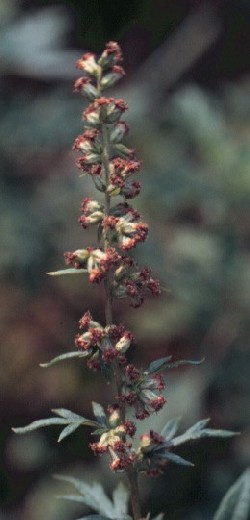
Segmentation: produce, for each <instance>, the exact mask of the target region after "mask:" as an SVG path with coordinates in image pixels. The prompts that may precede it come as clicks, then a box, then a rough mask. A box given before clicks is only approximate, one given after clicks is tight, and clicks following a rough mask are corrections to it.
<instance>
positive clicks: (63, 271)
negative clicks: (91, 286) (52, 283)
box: [47, 267, 88, 276]
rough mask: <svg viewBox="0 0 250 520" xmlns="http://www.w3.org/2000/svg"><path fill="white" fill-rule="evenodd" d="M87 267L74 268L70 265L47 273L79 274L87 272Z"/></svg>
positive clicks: (57, 274)
mask: <svg viewBox="0 0 250 520" xmlns="http://www.w3.org/2000/svg"><path fill="white" fill-rule="evenodd" d="M87 272H88V271H87V269H74V267H70V268H69V269H61V270H60V271H52V272H50V273H47V274H49V275H50V276H61V275H62V274H81V273H87Z"/></svg>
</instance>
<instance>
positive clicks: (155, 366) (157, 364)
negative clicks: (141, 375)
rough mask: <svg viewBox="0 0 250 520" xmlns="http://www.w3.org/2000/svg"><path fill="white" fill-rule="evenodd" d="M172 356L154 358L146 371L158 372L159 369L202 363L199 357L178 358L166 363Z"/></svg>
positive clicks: (150, 372)
mask: <svg viewBox="0 0 250 520" xmlns="http://www.w3.org/2000/svg"><path fill="white" fill-rule="evenodd" d="M172 357H173V356H167V357H165V358H162V359H156V360H155V361H152V363H150V365H149V367H148V370H147V373H148V374H153V373H154V372H159V371H160V370H165V369H167V368H178V367H179V366H182V365H200V364H201V363H203V361H204V359H200V360H198V361H192V360H186V359H180V360H179V361H178V360H177V361H174V362H173V363H168V361H170V360H171V359H172Z"/></svg>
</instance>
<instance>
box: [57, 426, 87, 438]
mask: <svg viewBox="0 0 250 520" xmlns="http://www.w3.org/2000/svg"><path fill="white" fill-rule="evenodd" d="M81 424H82V423H81V422H75V423H72V424H68V426H66V428H64V429H63V430H62V432H61V433H60V435H59V437H58V441H57V442H61V441H62V440H63V439H65V437H68V435H70V434H71V433H73V432H74V431H75V430H77V428H79V426H81Z"/></svg>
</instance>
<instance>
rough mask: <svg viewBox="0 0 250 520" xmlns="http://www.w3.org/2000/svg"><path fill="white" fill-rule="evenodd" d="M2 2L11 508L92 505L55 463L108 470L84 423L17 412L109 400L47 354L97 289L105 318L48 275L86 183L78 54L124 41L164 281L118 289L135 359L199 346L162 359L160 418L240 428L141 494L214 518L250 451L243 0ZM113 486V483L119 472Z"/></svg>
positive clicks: (29, 512) (123, 90)
mask: <svg viewBox="0 0 250 520" xmlns="http://www.w3.org/2000/svg"><path fill="white" fill-rule="evenodd" d="M0 11H1V17H0V18H1V25H2V27H1V29H2V30H1V36H0V38H1V46H0V47H1V80H0V89H1V94H2V95H1V101H0V106H1V120H0V149H1V166H0V168H1V178H0V183H1V192H0V197H1V204H0V216H1V242H2V247H1V255H0V270H1V293H0V317H1V320H0V321H1V324H0V327H1V337H2V341H1V345H0V349H1V368H0V378H1V408H0V414H1V419H2V428H1V437H0V442H1V447H2V450H1V451H2V465H1V475H0V480H1V494H2V503H1V506H0V518H1V520H8V519H10V518H11V519H14V520H19V519H20V520H40V519H44V518H45V517H46V519H47V520H57V519H59V518H60V520H64V519H65V520H69V519H71V518H72V519H73V518H75V517H76V515H77V514H78V515H79V514H82V508H79V509H75V510H74V509H73V505H72V504H69V505H68V504H65V503H64V502H62V501H59V500H57V499H55V498H54V495H58V494H62V492H63V491H64V490H65V489H66V491H67V490H68V488H66V484H65V489H63V486H64V484H62V482H58V481H54V480H52V478H51V474H52V473H55V472H57V473H58V472H59V473H60V472H61V473H64V474H69V473H74V474H75V475H76V476H80V478H83V479H84V476H85V475H87V478H90V479H91V480H92V477H93V480H94V479H95V475H96V473H97V472H98V473H100V471H101V472H102V475H101V477H100V475H98V478H101V479H103V481H104V482H106V481H107V478H106V477H107V474H106V469H105V467H101V470H100V461H99V459H98V460H97V461H96V460H93V458H92V454H91V453H90V451H89V449H88V443H89V442H90V440H91V439H90V438H89V437H88V434H87V433H85V432H84V437H83V433H82V432H78V431H77V432H76V433H75V434H74V437H72V439H70V440H69V441H67V439H66V440H65V441H64V442H63V443H62V444H60V445H59V446H58V445H56V439H57V436H58V430H57V428H55V432H53V431H52V432H51V431H48V432H47V431H44V432H43V431H42V432H41V433H40V432H36V433H34V434H30V435H29V436H26V437H21V438H20V437H15V436H14V435H13V434H11V433H10V428H11V426H17V425H22V424H27V423H28V422H30V421H31V420H35V419H37V418H40V417H47V416H48V411H49V409H50V408H55V407H56V408H59V407H61V406H64V407H66V408H72V409H74V411H75V412H76V413H80V414H82V415H84V416H87V415H88V414H89V413H91V403H90V400H95V401H102V402H103V394H104V392H103V382H102V381H101V378H100V379H98V376H97V377H96V378H95V379H94V378H93V376H92V374H90V373H89V372H88V371H87V370H86V369H85V367H84V363H82V362H80V360H75V361H74V360H72V361H71V362H68V363H66V364H63V363H62V364H60V365H58V366H55V367H51V368H49V369H47V370H42V369H40V368H39V363H40V362H46V361H47V360H48V359H51V358H52V357H54V356H55V355H56V354H59V353H61V352H62V351H65V352H66V351H67V350H72V345H73V338H74V334H75V333H76V329H77V326H76V322H77V320H78V319H79V317H80V316H81V315H82V313H83V312H84V311H85V310H87V308H88V307H89V306H90V305H89V302H91V308H92V311H93V315H94V316H95V317H96V319H97V320H103V305H102V304H103V302H102V301H100V296H99V291H98V289H95V288H93V287H91V288H90V287H89V285H88V284H87V283H84V284H83V285H81V284H79V280H72V279H70V280H69V279H61V278H60V279H52V280H51V279H50V278H49V277H47V276H46V274H45V273H46V272H48V271H51V270H56V269H59V268H61V267H63V252H64V251H65V250H74V249H75V248H76V247H78V246H79V244H80V243H81V240H82V236H83V235H82V232H81V229H80V227H79V226H78V225H77V218H78V212H79V206H80V202H81V200H82V198H83V197H84V196H86V194H88V195H90V196H91V190H92V186H91V184H87V183H86V181H85V180H84V183H83V181H82V179H81V178H78V171H77V170H76V168H75V166H74V156H73V154H72V153H71V151H70V147H71V143H72V142H73V140H74V137H75V135H76V134H78V133H79V132H80V131H81V122H80V114H81V110H82V108H83V103H82V101H81V100H79V98H77V97H76V96H73V95H72V81H73V79H74V78H75V77H76V76H77V72H76V71H75V69H74V61H75V59H77V58H78V57H79V55H81V53H82V52H83V51H84V50H87V49H89V50H93V51H95V52H99V51H101V49H102V47H103V45H104V43H105V42H106V41H107V40H110V39H115V40H119V42H120V44H121V45H122V48H123V50H124V54H125V68H126V70H127V72H128V75H127V78H126V80H125V81H124V82H123V84H122V85H121V86H119V88H117V89H116V91H114V94H115V95H117V96H118V97H125V99H126V100H127V101H128V103H129V107H130V110H129V123H130V124H131V132H130V135H129V140H128V144H129V145H131V146H133V147H134V148H136V150H137V152H138V157H141V158H143V161H144V173H143V177H142V182H143V186H144V191H143V192H142V195H141V196H140V200H139V204H140V210H141V212H142V214H143V216H144V217H145V220H146V221H148V222H149V223H150V229H151V233H150V237H149V240H148V241H147V243H146V246H145V247H144V248H143V252H142V249H141V252H140V250H139V252H138V253H137V254H138V256H141V258H140V262H142V263H146V264H149V265H150V266H152V268H153V270H154V272H155V273H156V274H157V275H158V276H159V277H160V279H161V284H162V286H163V287H166V288H168V289H169V292H165V291H164V292H163V294H162V296H161V298H160V299H159V300H158V301H150V302H148V303H146V304H145V305H144V306H143V307H142V308H141V309H139V310H138V311H135V312H134V311H131V309H129V308H126V307H125V306H124V305H123V304H121V305H119V307H118V308H117V309H116V316H117V319H118V320H119V321H124V322H126V323H127V324H128V326H129V327H130V328H131V329H132V330H133V332H134V333H135V335H136V338H137V343H138V344H137V348H136V349H135V351H134V352H133V354H132V356H133V359H134V360H136V362H137V363H140V364H141V365H142V366H146V365H147V364H148V362H150V361H151V360H152V359H154V358H155V357H160V356H166V355H168V354H172V355H173V356H174V359H178V358H182V357H184V358H193V359H198V358H200V357H203V356H204V357H205V358H206V361H205V363H204V364H203V365H202V366H201V367H193V368H185V369H182V370H180V369H179V370H178V371H175V372H171V376H169V375H168V380H167V390H166V396H167V398H168V405H167V407H166V410H167V412H166V413H167V417H166V414H165V413H164V417H162V416H161V414H159V415H158V416H157V417H156V419H155V422H157V424H158V425H159V427H160V426H161V425H162V424H164V422H166V418H169V419H170V418H172V417H175V416H178V415H182V417H183V419H182V424H183V427H184V428H185V427H188V426H190V424H191V423H192V421H193V422H195V421H196V420H198V419H200V418H201V417H207V416H210V417H211V420H212V424H213V426H214V427H219V428H220V427H222V428H226V429H233V430H240V431H242V435H241V436H240V437H237V438H236V439H234V440H232V442H231V443H228V441H226V442H225V443H224V441H222V440H221V441H218V440H209V441H208V442H207V443H206V444H204V442H203V443H202V444H201V443H200V444H198V443H196V444H194V445H193V447H192V450H191V453H190V450H189V453H188V455H187V453H185V452H184V449H183V453H181V455H183V456H184V457H186V456H187V458H188V459H189V460H192V461H193V462H194V463H195V464H196V466H195V468H194V469H190V468H181V469H180V468H179V467H177V468H175V467H172V466H170V467H169V470H168V471H167V472H166V475H165V476H164V477H162V478H161V479H158V480H157V481H152V480H150V481H149V480H147V479H145V480H143V481H142V482H141V485H142V487H143V490H144V501H145V504H147V503H148V504H149V503H155V507H157V510H156V509H155V511H153V513H155V514H156V513H158V512H159V510H164V509H167V510H168V511H171V514H170V515H169V518H170V519H171V520H172V519H175V520H199V519H202V520H205V519H206V518H207V519H211V517H212V514H213V512H214V511H215V509H216V507H217V505H218V502H219V501H220V498H221V496H222V495H223V494H224V492H225V491H226V489H227V488H228V487H229V485H230V484H231V483H232V482H233V481H234V480H235V479H236V477H237V476H238V475H239V474H240V473H241V472H242V471H243V470H244V469H245V467H246V465H247V464H249V460H250V451H249V437H250V426H249V424H250V417H249V413H250V412H249V404H248V403H249V394H250V383H249V368H248V367H249V358H250V350H249V319H248V317H249V312H250V268H249V266H250V262H249V260H250V258H249V257H250V253H249V248H250V227H249V222H250V218H249V217H250V175H249V167H250V152H249V150H250V101H249V100H250V96H249V93H250V92H249V91H250V82H249V52H248V51H249V44H250V39H249V34H248V27H249V18H250V3H249V2H248V1H247V0H238V1H236V0H228V1H220V2H215V3H213V2H201V1H194V0H193V1H191V0H190V1H185V2H184V1H181V0H178V1H177V0H175V1H164V0H157V1H150V0H140V1H139V0H131V1H130V2H124V1H123V0H119V1H118V0H117V1H116V2H113V3H112V2H109V1H107V0H105V1H104V0H102V1H97V0H94V1H90V0H83V1H81V2H78V1H76V0H75V1H73V0H72V1H68V2H59V1H58V2H51V1H37V2H31V1H23V2H21V1H20V2H19V1H17V0H16V1H15V0H1V4H0ZM90 241H91V238H90ZM152 349H153V351H152ZM156 350H157V353H156ZM110 392H111V390H110V389H109V387H107V389H105V398H106V403H108V402H109V396H110V395H111V394H110ZM103 404H105V403H103ZM153 426H154V427H155V428H156V425H155V424H154V425H153ZM176 483H178V485H176ZM108 484H109V486H110V489H109V488H107V492H110V490H111V486H112V476H110V475H109V478H108ZM74 507H75V506H74Z"/></svg>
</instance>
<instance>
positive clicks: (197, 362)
mask: <svg viewBox="0 0 250 520" xmlns="http://www.w3.org/2000/svg"><path fill="white" fill-rule="evenodd" d="M204 361H205V358H202V359H198V360H194V361H193V360H190V359H180V360H179V361H174V362H173V363H169V364H167V365H165V366H164V368H178V367H180V366H182V365H201V363H203V362H204Z"/></svg>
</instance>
